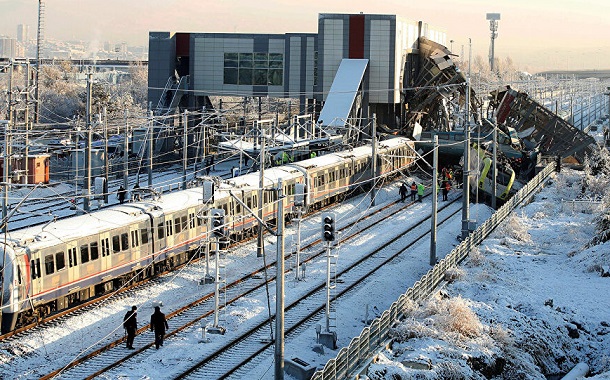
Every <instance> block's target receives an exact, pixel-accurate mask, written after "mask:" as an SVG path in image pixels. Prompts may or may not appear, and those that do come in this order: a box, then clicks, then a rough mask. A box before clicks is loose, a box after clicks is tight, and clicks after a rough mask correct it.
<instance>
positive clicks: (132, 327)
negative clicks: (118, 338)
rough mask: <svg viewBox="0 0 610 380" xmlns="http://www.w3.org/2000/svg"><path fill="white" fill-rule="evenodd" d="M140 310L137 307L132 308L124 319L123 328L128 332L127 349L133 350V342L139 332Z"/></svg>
mask: <svg viewBox="0 0 610 380" xmlns="http://www.w3.org/2000/svg"><path fill="white" fill-rule="evenodd" d="M136 310H138V307H137V306H132V307H131V310H129V311H128V312H127V314H125V317H124V318H123V328H124V329H125V331H126V332H127V348H128V349H130V350H133V349H134V348H133V340H134V338H135V337H136V331H137V330H138V313H137V312H136Z"/></svg>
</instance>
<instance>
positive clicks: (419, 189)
mask: <svg viewBox="0 0 610 380" xmlns="http://www.w3.org/2000/svg"><path fill="white" fill-rule="evenodd" d="M425 189H426V187H425V186H424V184H423V183H418V184H417V198H418V199H417V200H418V201H419V202H421V201H422V200H421V199H422V197H423V196H424V190H425Z"/></svg>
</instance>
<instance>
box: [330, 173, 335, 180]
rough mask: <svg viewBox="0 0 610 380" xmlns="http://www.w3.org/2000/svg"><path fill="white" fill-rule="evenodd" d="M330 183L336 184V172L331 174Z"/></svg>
mask: <svg viewBox="0 0 610 380" xmlns="http://www.w3.org/2000/svg"><path fill="white" fill-rule="evenodd" d="M330 182H335V172H330Z"/></svg>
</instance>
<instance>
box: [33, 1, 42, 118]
mask: <svg viewBox="0 0 610 380" xmlns="http://www.w3.org/2000/svg"><path fill="white" fill-rule="evenodd" d="M43 43H44V2H43V1H42V0H38V31H37V32H36V88H35V93H34V97H35V98H36V102H35V103H34V120H35V122H36V124H38V122H39V120H40V118H39V116H40V102H39V101H38V100H39V97H38V94H39V90H40V81H39V78H40V67H41V66H42V65H41V64H40V60H41V59H42V57H41V56H40V52H41V51H42V45H43Z"/></svg>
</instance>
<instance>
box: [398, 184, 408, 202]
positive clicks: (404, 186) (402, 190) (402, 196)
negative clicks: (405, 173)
mask: <svg viewBox="0 0 610 380" xmlns="http://www.w3.org/2000/svg"><path fill="white" fill-rule="evenodd" d="M398 192H399V193H400V201H401V202H402V203H404V202H405V199H407V184H405V183H404V182H403V183H402V185H400V189H398Z"/></svg>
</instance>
